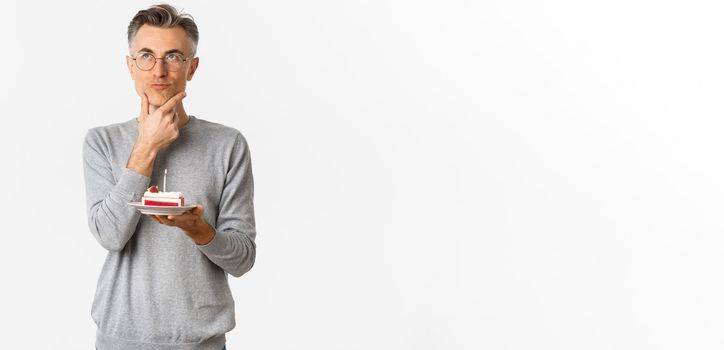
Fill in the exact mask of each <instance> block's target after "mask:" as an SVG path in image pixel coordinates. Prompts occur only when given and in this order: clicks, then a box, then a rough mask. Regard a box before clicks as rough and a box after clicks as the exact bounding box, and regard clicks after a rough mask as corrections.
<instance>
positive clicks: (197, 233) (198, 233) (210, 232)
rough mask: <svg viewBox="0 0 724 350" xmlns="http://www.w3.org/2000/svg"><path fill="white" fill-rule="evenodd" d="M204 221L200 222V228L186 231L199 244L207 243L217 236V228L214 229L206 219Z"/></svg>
mask: <svg viewBox="0 0 724 350" xmlns="http://www.w3.org/2000/svg"><path fill="white" fill-rule="evenodd" d="M202 221H203V222H202V223H200V224H199V227H198V228H194V229H192V230H190V231H186V233H187V234H188V235H189V236H190V237H191V239H192V240H193V241H194V243H196V244H198V245H207V244H209V242H211V241H212V240H213V239H214V237H215V236H216V230H214V228H213V227H211V225H209V224H208V223H207V222H206V221H204V220H202Z"/></svg>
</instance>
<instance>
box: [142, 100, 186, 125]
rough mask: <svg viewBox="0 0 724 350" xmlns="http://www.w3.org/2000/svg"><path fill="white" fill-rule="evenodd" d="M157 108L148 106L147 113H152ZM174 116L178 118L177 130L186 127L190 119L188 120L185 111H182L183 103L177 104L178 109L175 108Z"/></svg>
mask: <svg viewBox="0 0 724 350" xmlns="http://www.w3.org/2000/svg"><path fill="white" fill-rule="evenodd" d="M157 108H158V107H156V106H154V105H150V106H148V109H149V111H148V112H149V113H153V112H155V111H156V109H157ZM176 115H177V116H178V127H179V128H183V127H184V126H186V124H188V122H189V119H190V118H189V115H188V114H186V110H185V109H184V105H183V103H179V104H178V107H176Z"/></svg>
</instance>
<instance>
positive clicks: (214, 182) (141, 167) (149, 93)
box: [83, 5, 256, 350]
mask: <svg viewBox="0 0 724 350" xmlns="http://www.w3.org/2000/svg"><path fill="white" fill-rule="evenodd" d="M128 44H129V50H130V56H129V57H127V59H126V61H127V64H128V70H129V72H130V74H131V78H132V79H133V81H134V85H135V89H136V92H137V93H138V95H139V97H140V100H141V103H140V105H141V111H140V113H139V116H138V118H133V119H131V120H129V121H126V122H123V123H118V124H112V125H108V126H104V127H97V128H93V129H90V130H89V131H88V134H87V135H86V138H85V142H84V144H83V161H84V164H83V165H84V174H85V185H86V197H87V209H88V223H89V227H90V230H91V232H92V233H93V235H94V236H95V238H96V240H97V241H98V242H99V243H100V244H101V246H102V247H103V248H105V249H107V250H108V255H107V257H106V260H105V264H104V265H103V269H102V271H101V275H100V278H99V280H98V286H97V290H96V294H95V300H94V302H93V307H92V311H91V314H92V317H93V320H94V321H95V323H96V324H97V325H98V332H97V336H96V347H97V348H98V349H101V350H106V349H214V350H221V349H225V343H226V336H225V334H226V333H227V332H228V331H230V330H231V329H233V328H234V325H235V318H234V300H233V298H232V296H231V291H230V289H229V284H228V280H227V276H228V275H227V274H231V275H233V276H236V277H239V276H241V275H243V274H244V273H246V272H247V271H248V270H249V269H251V268H252V266H253V265H254V260H255V256H256V245H255V243H254V239H255V237H256V230H255V222H254V208H253V196H254V189H253V179H252V171H251V159H250V154H249V148H248V147H247V143H246V140H245V138H244V137H243V136H242V134H241V133H240V132H239V131H237V130H235V129H233V128H230V127H227V126H223V125H220V124H216V123H212V122H209V121H205V120H203V119H199V118H196V117H195V116H192V115H188V114H187V113H186V110H185V109H184V105H183V102H182V100H183V98H184V97H185V96H186V93H185V92H184V90H185V88H186V83H187V81H191V78H192V77H193V76H194V73H195V72H196V69H197V68H198V65H199V59H198V58H197V57H195V53H196V47H197V44H198V30H197V27H196V24H195V23H194V21H193V18H192V17H190V16H188V15H186V14H179V13H178V12H177V11H176V9H175V8H173V7H171V6H169V5H157V6H152V7H150V8H149V9H147V10H143V11H139V12H138V13H137V14H136V16H135V17H134V18H133V20H132V21H131V23H130V25H129V26H128ZM164 169H168V174H167V186H168V189H167V191H178V192H182V193H183V195H184V197H185V201H186V203H189V204H197V205H196V206H195V207H194V208H193V209H192V210H190V211H188V212H186V213H184V214H183V215H177V216H157V215H148V216H147V215H142V214H140V213H139V212H138V211H137V210H136V209H135V208H134V207H132V206H129V205H128V203H129V202H138V201H140V199H141V197H142V195H143V194H144V192H145V191H146V190H147V189H148V188H149V186H150V185H159V184H161V183H163V182H164Z"/></svg>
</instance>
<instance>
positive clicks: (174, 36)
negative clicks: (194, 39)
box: [131, 25, 191, 54]
mask: <svg viewBox="0 0 724 350" xmlns="http://www.w3.org/2000/svg"><path fill="white" fill-rule="evenodd" d="M131 50H132V51H133V52H140V51H141V50H144V51H149V52H152V53H154V54H163V53H168V52H182V53H186V54H190V53H191V39H190V38H189V37H188V36H187V35H186V32H185V31H184V30H183V28H181V27H172V28H160V27H153V26H149V25H143V26H141V28H139V29H138V32H136V36H135V37H134V38H133V42H132V44H131Z"/></svg>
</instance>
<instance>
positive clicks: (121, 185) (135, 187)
mask: <svg viewBox="0 0 724 350" xmlns="http://www.w3.org/2000/svg"><path fill="white" fill-rule="evenodd" d="M150 183H151V178H150V177H148V176H145V175H142V174H139V173H137V172H135V171H134V170H131V169H128V168H125V169H123V173H122V174H121V178H120V179H118V184H117V185H116V186H117V187H116V188H118V190H119V191H120V192H121V195H122V196H124V198H125V199H126V200H128V201H129V202H134V201H135V202H137V201H140V200H141V197H143V194H144V193H145V192H146V189H148V185H149V184H150Z"/></svg>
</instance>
